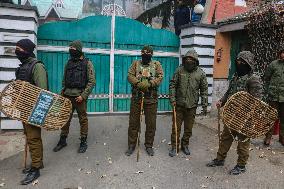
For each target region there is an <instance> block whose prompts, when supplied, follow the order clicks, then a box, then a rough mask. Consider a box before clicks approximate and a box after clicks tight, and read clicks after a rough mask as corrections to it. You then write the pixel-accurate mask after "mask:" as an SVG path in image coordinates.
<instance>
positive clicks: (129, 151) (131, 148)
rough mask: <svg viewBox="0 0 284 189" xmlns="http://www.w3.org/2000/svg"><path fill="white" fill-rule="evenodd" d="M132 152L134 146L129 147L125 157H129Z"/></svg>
mask: <svg viewBox="0 0 284 189" xmlns="http://www.w3.org/2000/svg"><path fill="white" fill-rule="evenodd" d="M134 150H135V146H129V147H128V149H127V151H126V152H125V155H127V156H131V155H132V154H133V152H134Z"/></svg>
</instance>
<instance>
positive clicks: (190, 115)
mask: <svg viewBox="0 0 284 189" xmlns="http://www.w3.org/2000/svg"><path fill="white" fill-rule="evenodd" d="M195 115H196V107H195V108H183V107H180V106H177V107H176V125H177V142H178V144H177V146H178V147H179V145H180V133H181V125H182V123H183V122H184V133H183V137H182V139H181V145H182V146H188V144H189V138H190V137H191V136H192V128H193V124H194V120H195ZM174 121H175V120H174V117H173V125H172V134H171V144H172V147H173V148H176V131H175V126H174Z"/></svg>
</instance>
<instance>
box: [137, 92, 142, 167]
mask: <svg viewBox="0 0 284 189" xmlns="http://www.w3.org/2000/svg"><path fill="white" fill-rule="evenodd" d="M143 104H144V93H142V98H141V105H140V107H141V108H140V126H139V128H138V136H137V159H136V161H137V162H138V161H139V153H140V134H141V125H142V116H143Z"/></svg>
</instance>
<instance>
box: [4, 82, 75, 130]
mask: <svg viewBox="0 0 284 189" xmlns="http://www.w3.org/2000/svg"><path fill="white" fill-rule="evenodd" d="M0 110H1V111H2V112H3V113H4V114H5V115H6V116H7V117H9V118H12V119H16V120H19V121H22V122H24V123H27V124H31V125H34V126H37V127H41V128H44V129H46V130H58V129H60V128H62V127H63V126H64V125H65V124H66V122H67V121H68V119H69V117H70V113H71V110H72V104H71V101H70V100H69V99H67V98H64V97H62V96H60V95H57V94H54V93H51V92H49V91H47V90H44V89H41V88H39V87H36V86H34V85H31V84H30V83H28V82H25V81H19V80H17V81H13V82H11V83H9V84H8V85H7V86H6V87H5V88H4V90H3V91H2V92H1V95H0Z"/></svg>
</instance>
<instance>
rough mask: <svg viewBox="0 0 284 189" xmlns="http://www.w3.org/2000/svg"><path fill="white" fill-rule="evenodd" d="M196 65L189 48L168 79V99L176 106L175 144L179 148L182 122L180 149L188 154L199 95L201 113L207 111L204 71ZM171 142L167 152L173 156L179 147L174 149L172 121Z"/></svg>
mask: <svg viewBox="0 0 284 189" xmlns="http://www.w3.org/2000/svg"><path fill="white" fill-rule="evenodd" d="M198 65H199V61H198V54H197V53H196V51H195V50H194V49H189V51H188V52H187V53H186V54H185V55H184V56H183V58H182V66H181V67H179V68H177V70H176V72H175V74H174V76H173V78H172V80H171V81H170V89H169V90H170V101H171V104H172V106H173V107H176V125H177V141H178V144H177V146H178V148H179V142H180V139H179V138H180V131H181V125H182V122H184V134H183V137H182V140H181V150H182V151H183V153H184V154H186V155H190V151H189V149H188V144H189V138H190V137H191V135H192V127H193V124H194V119H195V115H196V108H197V106H198V100H199V96H200V97H201V105H202V108H203V113H204V114H205V115H206V112H207V102H208V83H207V79H206V74H205V72H204V71H203V70H202V69H201V68H200V67H199V66H198ZM173 122H174V119H173ZM171 144H172V149H171V150H170V152H169V156H171V157H173V156H175V155H176V152H177V151H179V149H176V133H175V126H174V123H173V126H172V135H171Z"/></svg>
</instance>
